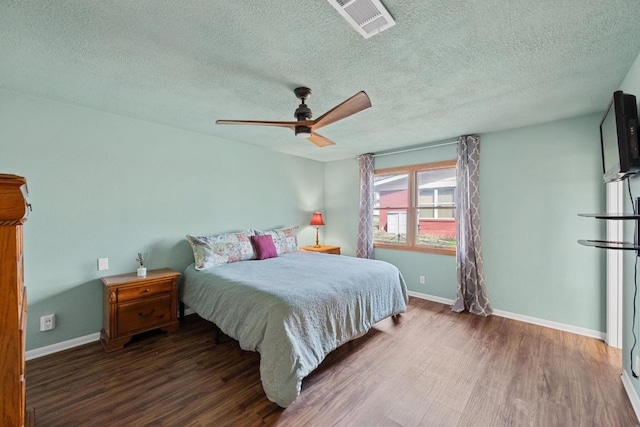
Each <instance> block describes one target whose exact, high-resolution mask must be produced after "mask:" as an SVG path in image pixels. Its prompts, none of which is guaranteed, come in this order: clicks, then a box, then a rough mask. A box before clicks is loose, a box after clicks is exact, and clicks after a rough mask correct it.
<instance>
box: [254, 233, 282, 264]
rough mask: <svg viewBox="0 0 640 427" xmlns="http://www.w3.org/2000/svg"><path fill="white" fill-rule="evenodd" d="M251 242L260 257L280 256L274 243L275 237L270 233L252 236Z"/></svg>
mask: <svg viewBox="0 0 640 427" xmlns="http://www.w3.org/2000/svg"><path fill="white" fill-rule="evenodd" d="M251 244H252V245H253V248H254V249H255V250H256V254H257V255H258V259H267V258H275V257H277V256H278V252H277V251H276V245H274V244H273V238H272V237H271V235H269V234H265V235H264V236H251Z"/></svg>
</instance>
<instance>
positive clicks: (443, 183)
mask: <svg viewBox="0 0 640 427" xmlns="http://www.w3.org/2000/svg"><path fill="white" fill-rule="evenodd" d="M374 198H375V204H374V212H373V214H374V244H375V245H376V246H378V247H387V246H388V247H397V248H402V249H409V250H411V249H416V250H423V249H426V250H428V249H433V248H435V249H442V250H444V251H445V252H451V251H453V253H455V247H456V222H455V217H454V215H455V200H456V170H455V161H447V162H438V163H429V164H422V165H415V166H408V167H406V168H393V169H382V170H377V171H376V173H375V177H374Z"/></svg>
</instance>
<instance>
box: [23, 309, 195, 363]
mask: <svg viewBox="0 0 640 427" xmlns="http://www.w3.org/2000/svg"><path fill="white" fill-rule="evenodd" d="M195 313H196V312H195V310H194V309H192V308H186V309H185V310H184V315H185V316H188V315H190V314H195ZM99 339H100V332H96V333H95V334H90V335H85V336H83V337H78V338H73V339H71V340H68V341H62V342H59V343H55V344H51V345H48V346H45V347H40V348H34V349H33V350H29V351H27V352H26V354H25V360H31V359H37V358H38V357H42V356H46V355H48V354H53V353H57V352H59V351H63V350H68V349H70V348H73V347H78V346H81V345H84V344H89V343H91V342H95V341H98V340H99Z"/></svg>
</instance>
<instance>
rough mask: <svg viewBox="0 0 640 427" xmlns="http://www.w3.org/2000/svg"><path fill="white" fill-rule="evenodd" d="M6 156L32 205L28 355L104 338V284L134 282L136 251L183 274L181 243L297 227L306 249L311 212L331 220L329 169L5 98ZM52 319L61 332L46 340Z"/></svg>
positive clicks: (186, 258)
mask: <svg viewBox="0 0 640 427" xmlns="http://www.w3.org/2000/svg"><path fill="white" fill-rule="evenodd" d="M212 123H213V119H212ZM0 153H1V154H0V171H1V172H3V173H14V174H18V175H23V176H25V177H26V178H27V181H28V186H29V191H30V198H29V201H30V203H32V204H33V212H32V213H31V214H30V216H29V219H28V221H27V223H26V225H25V228H24V233H25V283H26V285H27V288H28V299H29V316H28V325H27V349H34V348H39V347H43V346H46V345H50V344H54V343H58V342H62V341H66V340H70V339H73V338H77V337H82V336H86V335H89V334H93V333H96V332H99V331H100V328H101V326H102V294H101V286H102V285H101V282H100V280H99V278H100V277H102V276H106V275H114V274H122V273H129V272H133V271H135V269H136V262H135V257H136V254H137V252H149V254H150V257H149V264H148V267H149V268H150V269H154V268H164V267H169V268H173V269H176V270H178V271H182V270H183V269H184V268H185V267H186V266H187V265H188V264H189V263H191V262H193V254H192V252H191V249H190V247H189V245H188V243H187V242H186V240H185V239H184V236H185V234H213V233H221V232H227V231H233V230H241V229H246V228H250V227H255V228H272V227H277V226H284V225H296V224H297V225H300V226H301V231H300V235H299V240H300V243H301V244H302V245H305V244H311V243H312V242H313V239H314V233H315V230H314V229H313V228H312V227H310V226H309V225H308V223H309V219H310V218H311V213H312V212H313V211H315V210H323V209H324V189H323V186H322V184H321V183H322V177H323V174H324V166H323V164H322V163H319V162H314V161H311V160H306V159H302V158H298V157H293V156H289V155H284V154H279V153H275V152H271V151H266V150H264V149H261V148H257V147H254V146H250V145H247V144H242V143H236V142H233V141H227V140H221V139H216V138H214V137H211V136H206V135H201V134H197V133H193V132H188V131H184V130H180V129H175V128H170V127H166V126H161V125H157V124H153V123H147V122H142V121H137V120H133V119H129V118H124V117H120V116H116V115H112V114H106V113H102V112H98V111H94V110H89V109H86V108H80V107H75V106H72V105H68V104H62V103H58V102H54V101H50V100H44V99H40V98H34V97H29V96H23V95H18V94H15V93H11V92H7V91H2V90H0ZM319 183H320V184H319ZM102 257H108V258H109V264H110V269H109V270H108V271H97V258H102ZM48 313H55V314H56V315H57V319H56V320H57V325H56V326H57V327H56V329H54V330H52V331H47V332H40V331H39V318H40V316H41V315H43V314H48Z"/></svg>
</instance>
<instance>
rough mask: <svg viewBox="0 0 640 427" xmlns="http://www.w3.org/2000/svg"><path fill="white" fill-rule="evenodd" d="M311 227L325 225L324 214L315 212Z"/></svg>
mask: <svg viewBox="0 0 640 427" xmlns="http://www.w3.org/2000/svg"><path fill="white" fill-rule="evenodd" d="M309 225H324V221H322V214H321V213H320V212H314V213H313V216H312V217H311V222H310V223H309Z"/></svg>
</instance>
